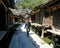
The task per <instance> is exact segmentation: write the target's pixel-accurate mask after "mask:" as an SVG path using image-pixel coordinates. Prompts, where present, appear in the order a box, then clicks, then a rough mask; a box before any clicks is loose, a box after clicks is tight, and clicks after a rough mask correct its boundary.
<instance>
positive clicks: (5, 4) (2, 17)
mask: <svg viewBox="0 0 60 48" xmlns="http://www.w3.org/2000/svg"><path fill="white" fill-rule="evenodd" d="M9 7H10V8H14V7H15V6H14V0H1V1H0V30H6V29H7V26H8V25H10V24H11V11H10V10H9V9H8V8H9Z"/></svg>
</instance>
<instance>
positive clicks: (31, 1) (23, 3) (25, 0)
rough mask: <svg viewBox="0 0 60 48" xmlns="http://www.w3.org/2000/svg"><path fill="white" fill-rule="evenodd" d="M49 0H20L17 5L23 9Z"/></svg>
mask: <svg viewBox="0 0 60 48" xmlns="http://www.w3.org/2000/svg"><path fill="white" fill-rule="evenodd" d="M47 1H48V0H18V1H17V3H16V5H17V6H18V8H22V9H33V8H34V7H35V6H36V5H38V4H40V3H45V2H47Z"/></svg>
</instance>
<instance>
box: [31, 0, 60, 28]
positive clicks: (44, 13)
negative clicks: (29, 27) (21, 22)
mask: <svg viewBox="0 0 60 48" xmlns="http://www.w3.org/2000/svg"><path fill="white" fill-rule="evenodd" d="M35 9H37V10H36V11H38V10H39V9H40V10H39V11H38V12H37V13H36V12H35V13H34V14H33V13H31V14H33V16H32V18H33V19H32V20H33V21H34V22H36V23H40V24H44V25H46V26H54V27H55V28H56V29H60V0H52V1H49V2H47V3H43V4H40V5H38V6H36V7H35ZM32 12H34V11H32Z"/></svg>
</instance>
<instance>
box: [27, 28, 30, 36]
mask: <svg viewBox="0 0 60 48" xmlns="http://www.w3.org/2000/svg"><path fill="white" fill-rule="evenodd" d="M29 32H30V28H28V29H27V36H29Z"/></svg>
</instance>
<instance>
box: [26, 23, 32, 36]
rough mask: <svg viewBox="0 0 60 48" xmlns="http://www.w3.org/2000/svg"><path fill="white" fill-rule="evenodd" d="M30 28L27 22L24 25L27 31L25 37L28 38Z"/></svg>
mask: <svg viewBox="0 0 60 48" xmlns="http://www.w3.org/2000/svg"><path fill="white" fill-rule="evenodd" d="M30 26H31V24H30V22H27V23H26V24H25V28H26V31H27V37H28V36H29V32H30Z"/></svg>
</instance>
